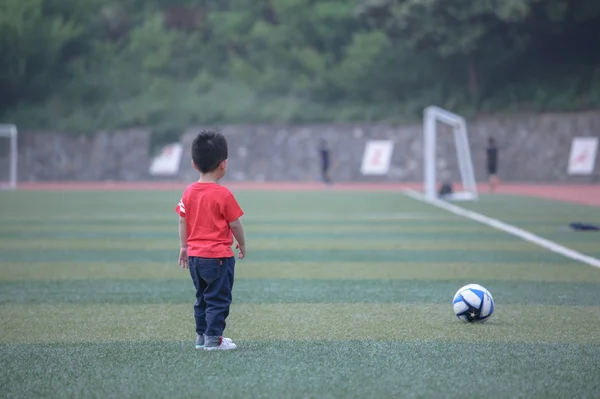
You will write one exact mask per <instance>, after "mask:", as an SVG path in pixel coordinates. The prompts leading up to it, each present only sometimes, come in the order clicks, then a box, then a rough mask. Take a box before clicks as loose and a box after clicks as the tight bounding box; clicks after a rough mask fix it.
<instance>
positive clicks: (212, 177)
mask: <svg viewBox="0 0 600 399" xmlns="http://www.w3.org/2000/svg"><path fill="white" fill-rule="evenodd" d="M219 179H220V177H219V176H218V175H217V174H216V173H201V174H200V178H199V179H198V183H217V182H218V181H219Z"/></svg>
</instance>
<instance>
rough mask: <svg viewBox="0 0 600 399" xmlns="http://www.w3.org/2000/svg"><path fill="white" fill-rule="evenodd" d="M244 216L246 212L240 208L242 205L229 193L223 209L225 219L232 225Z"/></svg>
mask: <svg viewBox="0 0 600 399" xmlns="http://www.w3.org/2000/svg"><path fill="white" fill-rule="evenodd" d="M243 214H244V211H242V208H240V205H239V204H238V202H237V201H236V199H235V197H234V196H233V194H231V193H229V194H228V195H227V196H226V197H225V206H224V209H223V216H224V217H225V220H226V221H227V223H231V222H233V221H235V220H238V219H239V218H240V217H241V216H242V215H243Z"/></svg>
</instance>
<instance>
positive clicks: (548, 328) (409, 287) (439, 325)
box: [0, 191, 600, 398]
mask: <svg viewBox="0 0 600 399" xmlns="http://www.w3.org/2000/svg"><path fill="white" fill-rule="evenodd" d="M67 194H68V195H65V193H61V192H36V193H32V192H18V191H17V192H0V202H1V203H2V204H3V206H2V207H0V392H1V393H2V396H3V397H19V398H32V397H57V398H63V397H190V398H191V397H195V398H198V397H202V398H221V397H223V398H249V397H251V398H283V397H285V398H354V397H356V398H358V397H360V398H364V397H377V398H400V397H402V398H429V397H436V398H438V397H444V398H454V397H457V398H458V397H461V398H462V397H464V396H469V397H488V398H489V397H500V398H507V397H527V398H554V397H556V398H564V397H577V398H598V397H600V379H599V378H598V376H599V375H600V270H598V269H595V268H593V267H591V266H587V265H583V264H580V263H577V262H575V261H573V260H570V259H566V258H564V257H562V256H560V255H558V254H554V253H551V252H549V251H547V250H545V249H543V248H540V247H537V246H535V245H532V244H530V243H526V242H524V241H521V240H519V239H517V238H515V237H512V236H510V235H507V234H505V233H503V232H500V231H497V230H494V229H492V228H490V227H487V226H483V225H481V224H478V223H475V222H473V221H470V220H467V219H463V218H460V217H457V216H455V215H452V214H449V213H447V212H445V211H442V210H439V209H437V208H434V207H432V206H430V205H427V204H423V203H420V202H418V201H415V200H413V199H409V198H407V197H405V196H403V195H402V194H401V193H395V192H378V193H376V192H372V193H368V192H337V191H319V192H261V191H240V192H238V193H236V195H237V197H238V200H239V202H240V204H241V205H242V207H243V208H244V210H245V212H246V216H245V217H244V224H245V227H246V235H247V241H248V257H247V258H246V259H244V260H241V261H238V262H237V264H236V282H235V286H234V293H233V296H234V304H233V305H232V311H231V315H230V317H229V319H228V324H227V329H226V335H227V336H229V337H231V338H232V339H234V342H236V343H237V344H238V347H239V348H238V350H236V351H233V352H230V353H205V352H203V351H197V350H195V349H194V345H193V344H194V334H195V333H194V322H193V312H192V305H193V301H194V297H193V294H194V292H193V286H192V283H191V280H190V279H189V275H188V274H187V272H186V271H185V270H182V269H180V268H179V267H178V266H177V264H176V257H177V252H178V251H177V249H178V238H177V216H176V214H175V213H174V211H173V209H174V207H175V205H176V203H177V201H178V199H179V195H180V193H179V192H170V191H166V192H136V191H131V192H126V191H112V192H69V193H67ZM461 205H463V206H465V207H468V208H469V209H472V210H475V211H477V212H481V213H484V214H486V215H488V216H491V217H495V218H498V219H500V220H503V221H507V222H510V223H512V224H515V225H517V226H519V227H521V228H525V229H527V230H528V231H531V232H534V233H536V234H539V235H541V236H543V237H545V238H548V239H551V240H555V241H557V242H558V243H560V244H563V245H566V246H568V247H571V248H573V249H576V250H579V251H581V252H583V253H586V254H588V255H592V256H598V255H600V235H599V234H598V233H590V232H587V233H576V232H572V231H569V230H568V229H566V228H565V226H566V225H568V223H569V222H570V221H578V220H585V221H590V222H593V221H596V222H600V209H599V208H593V207H586V206H580V205H572V204H564V203H558V202H552V201H547V200H537V199H530V198H519V197H512V196H489V195H484V196H482V197H481V199H480V200H479V201H478V202H475V203H464V204H461ZM15 209H18V212H15V211H14V210H15ZM473 282H475V283H480V284H483V285H484V286H486V287H487V288H488V289H489V290H490V291H491V292H492V294H493V296H494V300H495V302H496V310H495V313H494V315H493V316H492V318H491V319H490V320H489V321H488V322H486V323H485V324H482V325H469V324H464V323H462V322H460V321H459V320H458V319H457V318H456V317H455V316H454V315H453V313H452V306H451V300H452V296H453V295H454V293H455V292H456V290H458V288H460V287H461V286H463V285H465V284H468V283H473Z"/></svg>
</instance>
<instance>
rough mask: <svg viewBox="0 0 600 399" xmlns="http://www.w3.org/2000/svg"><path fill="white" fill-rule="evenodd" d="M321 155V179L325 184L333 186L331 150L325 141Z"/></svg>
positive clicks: (320, 149) (321, 147) (320, 148)
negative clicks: (330, 163) (330, 166)
mask: <svg viewBox="0 0 600 399" xmlns="http://www.w3.org/2000/svg"><path fill="white" fill-rule="evenodd" d="M319 154H320V157H321V177H322V179H323V182H324V183H326V184H331V178H330V177H329V161H330V156H329V148H328V147H327V142H326V141H325V140H321V145H320V146H319Z"/></svg>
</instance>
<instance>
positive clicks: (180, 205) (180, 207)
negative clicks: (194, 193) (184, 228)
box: [175, 198, 185, 218]
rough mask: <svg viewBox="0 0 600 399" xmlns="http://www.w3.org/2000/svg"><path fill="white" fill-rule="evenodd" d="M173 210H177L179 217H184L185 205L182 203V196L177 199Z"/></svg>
mask: <svg viewBox="0 0 600 399" xmlns="http://www.w3.org/2000/svg"><path fill="white" fill-rule="evenodd" d="M175 212H177V213H178V214H179V216H180V217H182V218H185V205H184V204H183V198H182V199H180V200H179V203H178V204H177V206H176V207H175Z"/></svg>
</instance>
